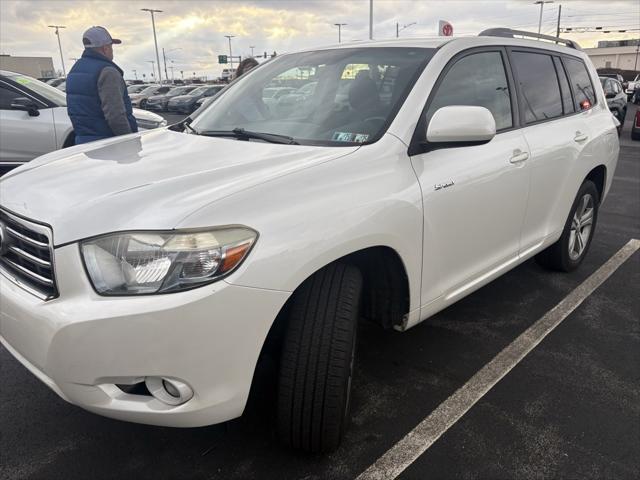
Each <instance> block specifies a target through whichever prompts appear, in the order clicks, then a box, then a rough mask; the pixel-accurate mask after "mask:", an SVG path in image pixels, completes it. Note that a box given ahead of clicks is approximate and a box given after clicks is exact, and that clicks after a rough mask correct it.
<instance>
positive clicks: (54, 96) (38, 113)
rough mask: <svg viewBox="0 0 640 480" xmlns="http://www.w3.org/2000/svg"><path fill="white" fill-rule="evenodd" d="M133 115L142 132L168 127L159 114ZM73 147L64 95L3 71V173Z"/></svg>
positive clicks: (0, 114) (0, 76) (0, 91)
mask: <svg viewBox="0 0 640 480" xmlns="http://www.w3.org/2000/svg"><path fill="white" fill-rule="evenodd" d="M133 115H134V116H135V117H136V120H137V122H138V127H139V128H140V129H143V130H147V129H152V128H158V127H162V126H165V125H166V124H167V122H166V120H164V119H163V118H162V117H161V116H160V115H156V114H155V113H151V112H145V111H144V110H139V109H137V108H134V110H133ZM72 145H74V135H73V125H72V124H71V120H70V119H69V115H68V114H67V102H66V96H65V94H64V93H63V92H61V91H60V90H58V89H57V88H54V87H52V86H50V85H47V84H46V83H43V82H41V81H39V80H36V79H34V78H31V77H28V76H26V75H21V74H19V73H14V72H8V71H0V174H3V173H6V172H7V171H8V170H10V169H12V168H14V167H16V166H19V165H22V164H23V163H25V162H28V161H30V160H32V159H34V158H36V157H39V156H40V155H44V154H45V153H49V152H52V151H54V150H58V149H60V148H65V147H69V146H72Z"/></svg>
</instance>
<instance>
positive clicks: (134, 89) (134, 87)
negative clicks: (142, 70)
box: [127, 84, 149, 95]
mask: <svg viewBox="0 0 640 480" xmlns="http://www.w3.org/2000/svg"><path fill="white" fill-rule="evenodd" d="M148 86H149V85H144V84H133V85H129V86H128V87H127V92H128V93H129V95H131V94H132V93H140V92H141V91H142V90H144V89H145V88H147V87H148Z"/></svg>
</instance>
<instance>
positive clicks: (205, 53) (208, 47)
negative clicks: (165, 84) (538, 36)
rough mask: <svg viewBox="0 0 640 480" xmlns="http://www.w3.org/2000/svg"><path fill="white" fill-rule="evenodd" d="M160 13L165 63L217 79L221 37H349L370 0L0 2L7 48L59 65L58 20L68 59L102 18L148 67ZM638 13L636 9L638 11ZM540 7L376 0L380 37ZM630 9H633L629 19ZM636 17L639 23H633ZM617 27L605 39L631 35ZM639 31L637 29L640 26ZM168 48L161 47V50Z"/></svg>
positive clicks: (581, 6) (492, 22)
mask: <svg viewBox="0 0 640 480" xmlns="http://www.w3.org/2000/svg"><path fill="white" fill-rule="evenodd" d="M562 5H563V14H564V16H565V19H564V22H565V23H564V24H565V25H569V22H571V23H572V24H573V25H576V26H577V25H583V26H596V24H604V23H606V24H608V25H607V26H614V25H618V26H619V25H628V24H632V23H633V22H634V21H635V23H638V21H637V18H638V15H640V11H639V9H640V6H639V5H640V4H639V3H638V2H637V0H618V1H611V2H607V4H606V9H605V8H603V4H602V3H601V2H589V1H571V0H564V1H563V2H562ZM150 7H153V8H156V9H160V10H163V12H162V13H159V14H157V15H156V29H157V34H158V46H159V48H160V49H162V47H164V48H165V50H166V51H168V52H169V53H168V54H167V57H168V66H174V69H176V70H184V71H185V72H194V71H195V72H196V73H197V74H198V75H208V76H210V77H213V76H216V75H218V74H219V72H220V70H221V69H222V66H220V65H218V64H217V56H218V55H219V54H228V50H229V45H228V41H227V39H226V38H224V35H227V34H231V35H235V38H233V41H232V48H233V53H234V55H238V54H239V55H242V56H247V55H249V54H250V51H251V49H250V47H251V46H253V47H255V52H256V53H260V54H262V53H263V52H265V51H267V52H272V51H274V50H275V51H277V52H284V51H291V50H296V49H299V48H308V47H314V46H320V45H327V44H333V43H335V42H336V41H337V29H336V27H334V26H333V24H334V23H338V22H340V23H347V26H345V27H344V28H343V30H342V38H343V41H353V40H363V39H367V38H368V34H369V33H368V29H369V0H315V1H306V0H297V1H296V0H288V1H287V0H281V1H272V0H262V1H261V0H254V1H239V0H236V1H228V0H227V1H213V0H200V1H198V0H182V1H180V0H143V1H140V0H104V1H93V0H22V1H18V0H0V50H1V51H2V53H8V54H12V55H42V56H51V57H52V58H53V59H54V63H55V64H56V65H59V64H60V63H59V53H58V45H57V40H56V38H55V35H54V34H53V31H52V30H51V29H49V28H47V25H50V24H52V23H56V24H62V25H66V26H67V28H66V29H65V30H62V31H61V40H62V44H63V50H64V56H65V62H66V63H67V65H68V64H69V63H70V60H68V59H69V58H75V57H79V56H80V54H81V53H82V44H81V37H82V32H83V31H84V30H85V29H86V28H87V27H89V26H91V25H96V24H97V25H103V26H105V27H107V28H108V29H109V30H110V31H111V33H112V34H113V35H114V36H115V37H118V38H121V39H122V40H123V42H124V43H123V44H122V45H120V46H117V47H116V62H117V63H119V64H120V65H121V66H122V67H123V68H124V70H125V71H126V72H128V73H130V72H132V71H133V69H135V70H137V72H140V73H142V72H146V74H147V75H148V74H149V73H150V71H151V63H149V61H152V60H153V61H156V55H155V48H154V42H153V35H152V30H151V19H150V16H149V14H148V13H146V12H141V11H140V9H141V8H150ZM557 9H558V7H557V6H556V5H555V4H551V5H548V6H546V7H545V15H544V18H543V29H542V30H543V32H554V31H555V22H556V15H557ZM634 11H636V12H637V13H638V14H637V15H635V16H634V14H633V12H634ZM538 14H539V9H538V7H537V6H535V5H532V2H531V1H529V0H505V1H481V0H466V1H462V0H460V1H457V0H439V1H431V0H374V20H375V22H374V31H375V37H376V38H389V37H393V36H395V33H396V22H397V23H399V25H400V27H402V26H403V25H407V24H410V23H413V22H416V25H411V26H410V27H407V28H406V29H403V30H402V34H401V35H402V36H431V35H434V34H435V33H436V28H437V22H438V20H439V19H447V20H449V21H451V22H452V23H453V25H454V29H455V33H456V34H462V35H476V34H477V33H478V32H480V31H481V30H483V29H485V28H490V27H497V26H510V27H517V28H523V29H531V30H537V24H538ZM625 14H626V15H627V16H625ZM633 19H635V20H633ZM636 28H638V26H636ZM631 36H632V34H629V35H623V34H615V35H614V34H611V35H609V36H608V38H625V37H631ZM636 36H637V33H636ZM571 38H574V39H577V40H578V41H579V42H581V43H582V44H583V45H584V46H593V44H594V43H595V42H597V40H601V39H606V38H607V36H606V35H604V34H601V33H595V34H594V33H590V34H574V35H571ZM161 54H162V53H161Z"/></svg>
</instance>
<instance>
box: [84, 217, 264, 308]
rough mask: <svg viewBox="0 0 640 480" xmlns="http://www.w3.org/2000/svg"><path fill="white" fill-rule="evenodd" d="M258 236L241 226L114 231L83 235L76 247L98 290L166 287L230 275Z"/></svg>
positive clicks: (195, 284) (164, 289)
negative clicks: (189, 230)
mask: <svg viewBox="0 0 640 480" xmlns="http://www.w3.org/2000/svg"><path fill="white" fill-rule="evenodd" d="M257 237H258V234H257V233H256V232H255V231H253V230H251V229H249V228H245V227H230V228H222V229H214V230H208V231H198V232H130V233H114V234H110V235H105V236H102V237H98V238H94V239H91V240H87V241H84V242H82V243H81V244H80V249H81V251H82V258H83V260H84V264H85V266H86V269H87V272H88V274H89V278H90V280H91V283H92V285H93V287H94V289H95V290H96V292H98V293H99V294H101V295H136V294H149V293H166V292H176V291H179V290H186V289H190V288H195V287H198V286H200V285H204V284H207V283H211V282H213V281H216V280H218V279H220V278H222V277H223V276H226V275H228V274H229V273H231V272H232V271H233V270H234V269H235V268H236V267H237V266H238V265H240V263H241V262H242V260H244V258H245V257H246V256H247V254H248V253H249V250H251V247H252V246H253V244H254V243H255V241H256V239H257Z"/></svg>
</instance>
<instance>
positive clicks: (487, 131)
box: [426, 105, 496, 146]
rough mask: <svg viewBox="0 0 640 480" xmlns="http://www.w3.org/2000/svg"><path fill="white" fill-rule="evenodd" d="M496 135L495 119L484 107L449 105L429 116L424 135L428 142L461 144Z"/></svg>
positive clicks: (475, 142)
mask: <svg viewBox="0 0 640 480" xmlns="http://www.w3.org/2000/svg"><path fill="white" fill-rule="evenodd" d="M495 135H496V121H495V119H494V118H493V114H492V113H491V112H490V111H489V110H488V109H486V108H485V107H477V106H470V105H451V106H448V107H442V108H440V109H438V110H437V111H436V113H435V114H434V115H433V117H431V120H430V121H429V124H428V126H427V132H426V137H427V141H428V142H429V143H455V144H459V145H460V146H463V145H465V144H467V145H481V144H483V143H487V142H490V141H491V139H492V138H493V137H495Z"/></svg>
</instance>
